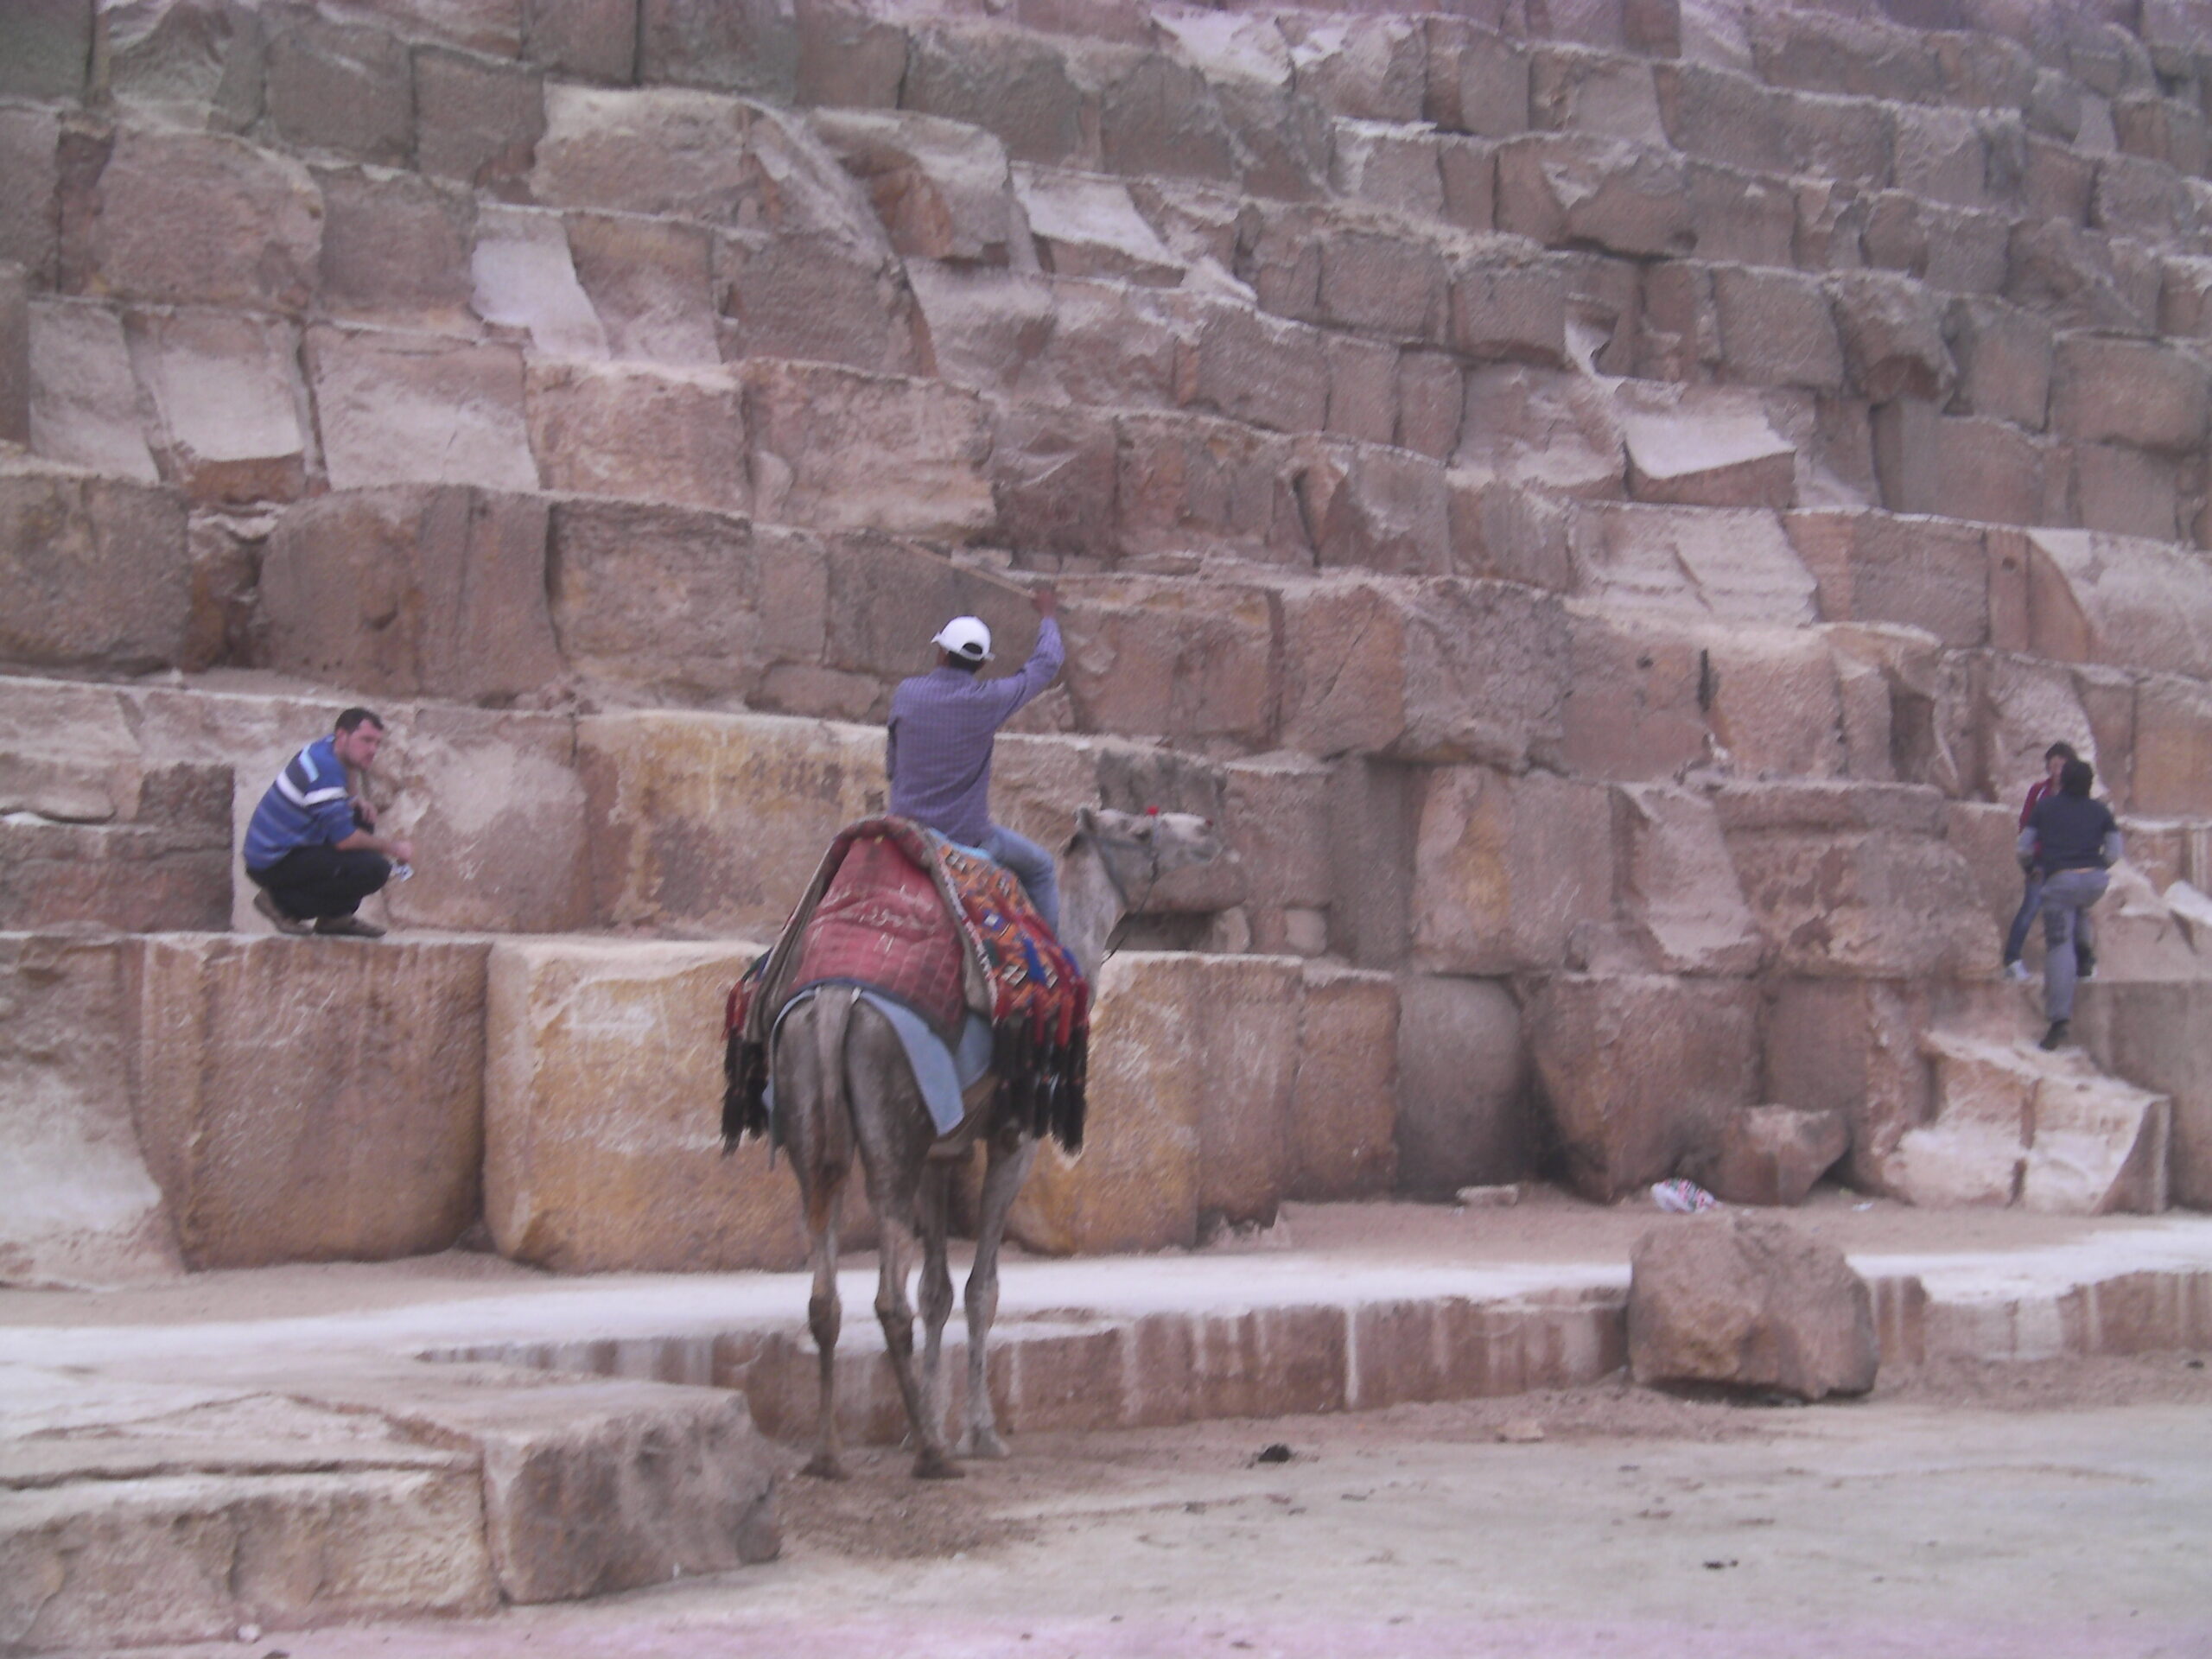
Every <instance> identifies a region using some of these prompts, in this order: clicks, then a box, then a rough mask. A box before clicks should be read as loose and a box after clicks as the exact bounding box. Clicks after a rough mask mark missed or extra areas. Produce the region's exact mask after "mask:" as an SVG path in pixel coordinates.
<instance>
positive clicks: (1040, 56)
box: [899, 27, 1094, 163]
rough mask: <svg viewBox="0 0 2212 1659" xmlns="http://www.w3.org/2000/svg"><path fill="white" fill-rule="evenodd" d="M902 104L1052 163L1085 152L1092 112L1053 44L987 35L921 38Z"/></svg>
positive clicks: (946, 33)
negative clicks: (961, 123)
mask: <svg viewBox="0 0 2212 1659" xmlns="http://www.w3.org/2000/svg"><path fill="white" fill-rule="evenodd" d="M899 103H900V104H901V105H903V106H904V107H906V108H907V109H912V110H919V111H923V112H924V113H925V114H928V115H939V116H944V117H947V118H950V119H952V120H955V121H964V122H966V123H968V124H969V125H971V126H977V127H982V128H983V129H985V130H987V131H990V132H994V133H996V134H997V135H998V137H999V139H1000V141H1001V143H1004V144H1005V145H1006V148H1007V154H1008V155H1009V156H1013V157H1014V159H1015V160H1016V161H1021V162H1046V163H1054V162H1071V161H1073V160H1075V159H1076V158H1077V156H1080V155H1081V154H1082V153H1083V151H1084V143H1085V139H1084V116H1085V115H1086V113H1089V112H1090V111H1091V110H1092V109H1093V108H1094V105H1092V102H1091V100H1090V99H1088V98H1086V97H1085V96H1084V93H1083V92H1082V91H1081V90H1080V89H1079V88H1078V87H1077V86H1076V84H1075V82H1074V81H1073V80H1072V79H1071V78H1070V76H1069V73H1068V65H1067V63H1066V60H1065V58H1064V57H1063V55H1062V54H1061V53H1060V51H1059V50H1058V49H1057V48H1056V47H1055V45H1054V43H1052V41H1047V40H1044V39H1040V38H1038V37H1036V36H1033V35H1025V34H1019V33H1014V32H1012V31H1008V30H1005V29H989V28H969V29H961V28H957V27H950V28H940V29H926V30H921V31H918V32H917V33H916V34H915V35H913V36H912V46H911V48H910V49H909V52H908V55H907V60H906V79H905V81H904V83H903V84H902V85H901V86H900V88H899Z"/></svg>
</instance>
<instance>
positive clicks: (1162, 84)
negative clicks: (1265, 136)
mask: <svg viewBox="0 0 2212 1659" xmlns="http://www.w3.org/2000/svg"><path fill="white" fill-rule="evenodd" d="M1116 67H1120V66H1116ZM1101 80H1102V84H1101V85H1100V86H1099V87H1098V90H1097V93H1096V99H1097V103H1096V108H1097V122H1098V157H1099V161H1100V163H1101V164H1102V165H1103V167H1104V168H1105V169H1106V170H1107V171H1108V172H1109V173H1119V174H1122V175H1125V176H1140V177H1147V176H1148V177H1154V178H1180V179H1215V180H1220V181H1224V182H1226V181H1234V180H1236V178H1237V176H1238V172H1239V168H1238V165H1237V162H1238V157H1237V153H1236V139H1235V137H1234V136H1233V134H1232V133H1231V131H1230V125H1229V122H1228V119H1227V118H1226V117H1225V116H1224V114H1223V111H1222V109H1221V105H1220V103H1219V100H1217V99H1216V98H1215V96H1214V92H1213V89H1212V87H1211V86H1209V85H1208V84H1207V81H1206V78H1205V75H1204V74H1202V73H1200V72H1199V71H1198V69H1197V68H1195V67H1192V65H1190V64H1188V63H1181V62H1178V61H1177V60H1175V59H1173V58H1171V57H1168V56H1166V55H1165V54H1159V53H1145V54H1142V55H1141V56H1137V57H1135V58H1133V59H1131V60H1128V61H1127V64H1126V67H1121V73H1112V71H1111V70H1109V71H1107V73H1106V74H1105V75H1103V76H1102V77H1101Z"/></svg>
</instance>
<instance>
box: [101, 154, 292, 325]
mask: <svg viewBox="0 0 2212 1659" xmlns="http://www.w3.org/2000/svg"><path fill="white" fill-rule="evenodd" d="M92 213H93V219H92V225H91V226H90V228H89V231H88V232H87V237H88V246H89V252H90V257H91V259H92V267H93V270H94V271H95V272H96V273H97V283H98V286H99V289H102V290H104V291H105V292H109V293H112V294H116V295H119V296H123V297H124V298H128V299H136V300H146V301H151V302H155V303H156V304H168V305H194V304H197V305H232V306H244V307H249V308H263V307H268V308H276V309H278V310H287V311H297V310H300V309H302V308H304V307H305V306H306V305H307V303H308V299H309V298H310V296H312V295H313V294H314V292H315V271H316V267H317V265H318V264H319V263H320V261H321V253H322V200H321V194H320V193H319V192H318V191H317V190H316V189H315V181H314V179H313V178H312V177H310V176H309V175H308V170H307V168H304V167H303V166H302V165H301V164H300V163H299V162H296V161H293V160H291V159H289V157H285V156H274V155H271V154H270V153H269V152H268V151H266V150H262V149H254V148H253V147H252V146H251V145H249V144H245V143H241V142H239V141H238V140H237V139H235V138H225V137H214V136H212V135H207V134H199V133H189V132H163V131H159V130H141V129H139V128H137V127H124V129H122V130H120V131H118V133H117V134H116V137H115V149H114V153H113V154H112V155H111V156H110V157H109V158H108V162H107V165H106V166H105V168H102V169H101V170H100V174H99V183H98V186H97V187H96V190H95V194H94V200H93V207H92Z"/></svg>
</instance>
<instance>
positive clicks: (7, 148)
mask: <svg viewBox="0 0 2212 1659" xmlns="http://www.w3.org/2000/svg"><path fill="white" fill-rule="evenodd" d="M60 136H61V134H60V121H59V119H58V118H57V117H56V116H55V114H54V111H51V110H41V109H0V259H7V260H10V261H12V262H14V263H15V264H19V265H21V266H22V267H23V269H24V270H27V271H29V273H30V275H31V277H33V278H34V279H35V281H36V282H37V283H39V285H41V287H44V286H47V285H49V284H51V283H52V282H53V280H54V254H55V251H56V250H57V248H58V246H59V245H60V181H61V173H60Z"/></svg>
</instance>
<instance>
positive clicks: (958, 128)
mask: <svg viewBox="0 0 2212 1659" xmlns="http://www.w3.org/2000/svg"><path fill="white" fill-rule="evenodd" d="M809 120H810V125H811V126H812V128H813V130H814V132H815V134H816V136H817V137H819V138H820V139H821V140H822V142H823V143H825V144H827V145H828V146H829V149H830V152H831V153H832V154H833V155H835V156H836V158H837V160H838V161H839V162H841V163H842V164H843V166H844V168H845V171H847V172H848V173H849V174H851V175H853V176H854V177H855V179H857V180H859V181H860V182H861V187H862V188H864V189H866V191H867V192H868V199H869V200H870V201H871V202H873V203H874V207H875V214H876V217H877V218H878V219H880V220H881V221H882V222H883V228H884V232H885V233H886V234H887V236H888V237H889V238H891V245H892V247H893V249H895V250H896V251H898V252H899V255H900V256H901V257H906V258H910V259H956V260H960V261H963V262H966V263H970V264H995V265H1003V264H1008V263H1009V262H1010V261H1012V260H1014V258H1015V257H1016V253H1017V247H1018V238H1020V235H1021V232H1022V219H1021V216H1020V213H1018V212H1017V211H1016V210H1015V208H1014V181H1013V179H1012V178H1011V177H1010V175H1008V172H1007V159H1006V147H1005V146H1004V145H1002V144H1001V143H999V141H998V140H997V139H996V138H995V137H992V136H991V135H990V134H989V133H988V132H981V131H978V130H976V129H975V128H973V127H968V126H963V125H961V124H958V123H957V122H952V121H941V120H938V119H937V118H934V117H931V116H926V115H913V114H906V113H897V112H893V111H876V110H816V111H813V112H812V114H811V115H810V118H809ZM1130 211H1131V213H1132V214H1134V213H1135V210H1134V209H1131V210H1130ZM1140 222H1141V221H1140Z"/></svg>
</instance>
